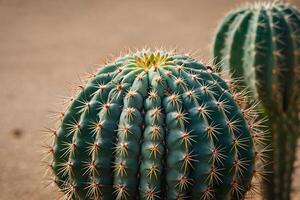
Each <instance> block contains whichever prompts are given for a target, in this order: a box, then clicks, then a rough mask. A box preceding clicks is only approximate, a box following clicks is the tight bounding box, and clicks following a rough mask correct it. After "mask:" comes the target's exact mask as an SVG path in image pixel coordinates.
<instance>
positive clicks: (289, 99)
mask: <svg viewBox="0 0 300 200" xmlns="http://www.w3.org/2000/svg"><path fill="white" fill-rule="evenodd" d="M213 54H214V57H215V58H216V60H215V62H216V63H220V62H224V67H223V69H225V71H228V72H230V73H231V75H232V76H233V77H234V78H242V81H241V83H242V84H244V85H246V86H248V87H249V88H250V91H251V92H252V94H253V96H254V97H256V98H258V99H259V100H260V101H261V103H262V106H263V108H264V110H265V113H266V114H268V115H269V117H270V120H269V121H270V129H271V132H272V144H271V145H272V146H273V149H274V151H273V152H271V153H270V158H272V159H273V161H272V162H273V163H274V164H273V166H269V167H270V169H269V170H270V171H273V172H274V173H273V174H272V173H270V174H269V175H268V176H267V178H266V179H267V182H266V184H265V185H266V190H265V196H266V197H267V198H268V199H270V200H271V199H272V200H274V199H282V200H283V199H284V200H287V199H289V198H290V193H291V182H292V180H291V178H292V172H293V164H294V161H295V153H296V142H297V138H298V136H299V124H300V122H299V117H298V113H299V94H300V91H299V88H300V12H299V11H298V10H297V9H296V8H294V7H293V6H291V5H288V4H282V3H270V4H267V3H257V4H254V5H247V6H244V7H241V8H239V9H237V10H235V11H233V12H231V13H230V14H229V15H228V16H227V17H226V18H225V19H224V21H223V22H222V23H221V26H220V27H219V29H218V31H217V34H216V37H215V41H214V47H213Z"/></svg>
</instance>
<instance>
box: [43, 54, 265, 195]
mask: <svg viewBox="0 0 300 200" xmlns="http://www.w3.org/2000/svg"><path fill="white" fill-rule="evenodd" d="M231 83H232V82H228V83H226V82H225V81H224V80H223V79H222V78H221V77H220V76H219V74H218V73H217V72H215V71H214V70H213V69H212V68H211V67H206V66H205V65H203V64H201V63H199V62H198V61H197V60H196V59H193V58H191V57H189V56H188V55H182V54H174V53H173V52H165V51H163V50H157V51H155V52H152V51H151V50H147V49H146V50H142V51H138V52H135V53H130V54H127V55H124V56H122V57H119V58H117V59H116V60H115V61H114V62H112V63H110V64H107V65H105V66H103V67H102V68H100V69H99V70H98V72H97V74H95V75H94V76H93V77H92V78H91V79H90V80H89V81H87V84H86V85H85V86H81V87H80V91H79V92H78V93H77V94H76V96H75V98H72V100H71V102H70V105H69V106H68V107H67V109H66V111H65V112H63V113H64V114H63V115H62V117H61V120H60V123H59V125H58V128H57V129H55V130H52V129H51V130H52V131H50V132H51V133H52V135H53V136H54V142H53V144H52V145H50V146H49V148H48V150H47V152H48V153H49V155H51V159H50V161H49V164H48V166H49V168H50V171H51V172H52V177H54V182H55V183H56V184H57V185H58V186H59V188H60V190H61V191H62V192H63V193H65V195H66V197H67V198H68V199H109V200H111V199H147V200H150V199H151V200H152V199H186V198H193V199H206V200H209V199H228V198H229V197H230V199H243V198H244V197H245V195H246V193H247V191H249V190H255V189H256V187H255V186H256V185H255V184H254V182H253V180H254V179H255V178H258V177H260V175H261V174H262V167H263V165H262V162H261V160H263V159H264V152H265V151H266V149H265V148H264V145H263V143H264V137H263V136H264V133H263V132H262V131H260V129H259V126H260V121H257V114H256V113H255V112H254V110H253V107H252V106H251V105H250V104H248V102H247V98H246V96H244V94H243V92H235V89H234V84H231Z"/></svg>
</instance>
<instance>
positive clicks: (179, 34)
mask: <svg viewBox="0 0 300 200" xmlns="http://www.w3.org/2000/svg"><path fill="white" fill-rule="evenodd" d="M291 2H293V3H295V4H298V6H300V2H299V0H294V1H291ZM239 3H241V1H233V0H186V1H183V0H170V1H159V0H157V1H156V0H155V1H154V0H151V1H142V0H139V1H138V0H135V1H134V0H124V1H110V0H107V1H104V0H103V1H100V0H98V1H96V0H88V1H83V0H82V1H79V0H65V1H62V0H0V105H1V111H0V199H1V200H15V199H18V200H36V199H55V197H56V196H55V195H54V193H52V192H51V191H50V190H47V189H43V187H42V184H41V181H42V175H43V171H42V170H41V167H40V158H41V155H40V153H39V151H40V147H39V146H38V144H39V143H40V141H41V131H40V130H42V129H43V127H44V126H45V125H49V124H50V125H51V123H50V122H49V118H48V117H47V114H48V111H51V110H53V106H54V105H55V102H57V101H58V100H57V98H56V97H57V96H58V95H61V94H65V89H66V88H67V87H66V85H68V84H69V83H70V81H71V82H72V81H76V79H77V77H78V74H79V75H80V74H82V73H83V72H86V71H87V70H90V69H92V67H91V66H93V64H97V63H101V62H102V60H103V59H104V58H105V57H106V56H107V55H109V54H110V53H115V54H116V53H118V52H119V51H120V50H122V49H123V48H124V47H143V46H144V45H149V46H157V45H165V46H166V47H174V46H178V47H179V49H181V50H186V49H191V50H196V49H199V53H198V54H199V55H200V56H201V57H203V58H205V59H206V60H208V59H209V45H210V42H211V40H212V35H213V32H214V29H215V27H216V25H217V22H218V20H220V19H221V18H222V17H223V16H224V14H225V13H226V12H227V11H228V10H229V9H231V8H233V7H235V6H237V5H239ZM299 180H300V179H299Z"/></svg>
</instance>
